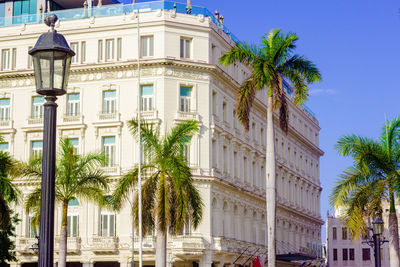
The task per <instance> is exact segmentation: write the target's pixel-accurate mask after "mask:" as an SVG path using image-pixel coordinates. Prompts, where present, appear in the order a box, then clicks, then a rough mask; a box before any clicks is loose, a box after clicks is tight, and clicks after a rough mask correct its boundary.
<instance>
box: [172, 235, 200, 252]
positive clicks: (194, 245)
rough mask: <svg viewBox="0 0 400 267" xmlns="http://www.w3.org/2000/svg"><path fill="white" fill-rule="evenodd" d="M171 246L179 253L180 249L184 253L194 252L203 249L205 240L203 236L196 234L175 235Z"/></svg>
mask: <svg viewBox="0 0 400 267" xmlns="http://www.w3.org/2000/svg"><path fill="white" fill-rule="evenodd" d="M171 241H172V242H171V243H170V248H171V249H173V250H174V252H175V253H176V252H177V253H178V254H179V251H181V252H182V253H185V251H187V252H194V251H202V250H203V249H204V248H205V246H204V241H203V237H202V236H195V235H181V236H173V237H171Z"/></svg>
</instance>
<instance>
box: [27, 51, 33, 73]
mask: <svg viewBox="0 0 400 267" xmlns="http://www.w3.org/2000/svg"><path fill="white" fill-rule="evenodd" d="M31 49H32V46H29V47H28V51H30V50H31ZM32 68H33V60H32V56H31V55H29V54H28V69H32Z"/></svg>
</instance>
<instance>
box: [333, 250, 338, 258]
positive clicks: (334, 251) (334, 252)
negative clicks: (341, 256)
mask: <svg viewBox="0 0 400 267" xmlns="http://www.w3.org/2000/svg"><path fill="white" fill-rule="evenodd" d="M333 260H334V261H337V249H336V248H334V249H333Z"/></svg>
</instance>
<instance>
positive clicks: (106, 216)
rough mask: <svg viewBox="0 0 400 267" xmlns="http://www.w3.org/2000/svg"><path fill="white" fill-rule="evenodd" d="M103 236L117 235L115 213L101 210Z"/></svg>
mask: <svg viewBox="0 0 400 267" xmlns="http://www.w3.org/2000/svg"><path fill="white" fill-rule="evenodd" d="M100 224H101V227H100V229H101V233H100V235H101V236H115V213H113V212H104V211H102V212H101V221H100Z"/></svg>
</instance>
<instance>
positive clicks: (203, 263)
mask: <svg viewBox="0 0 400 267" xmlns="http://www.w3.org/2000/svg"><path fill="white" fill-rule="evenodd" d="M211 264H212V252H211V251H210V250H206V251H204V253H203V255H202V256H201V257H200V262H199V267H211Z"/></svg>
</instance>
